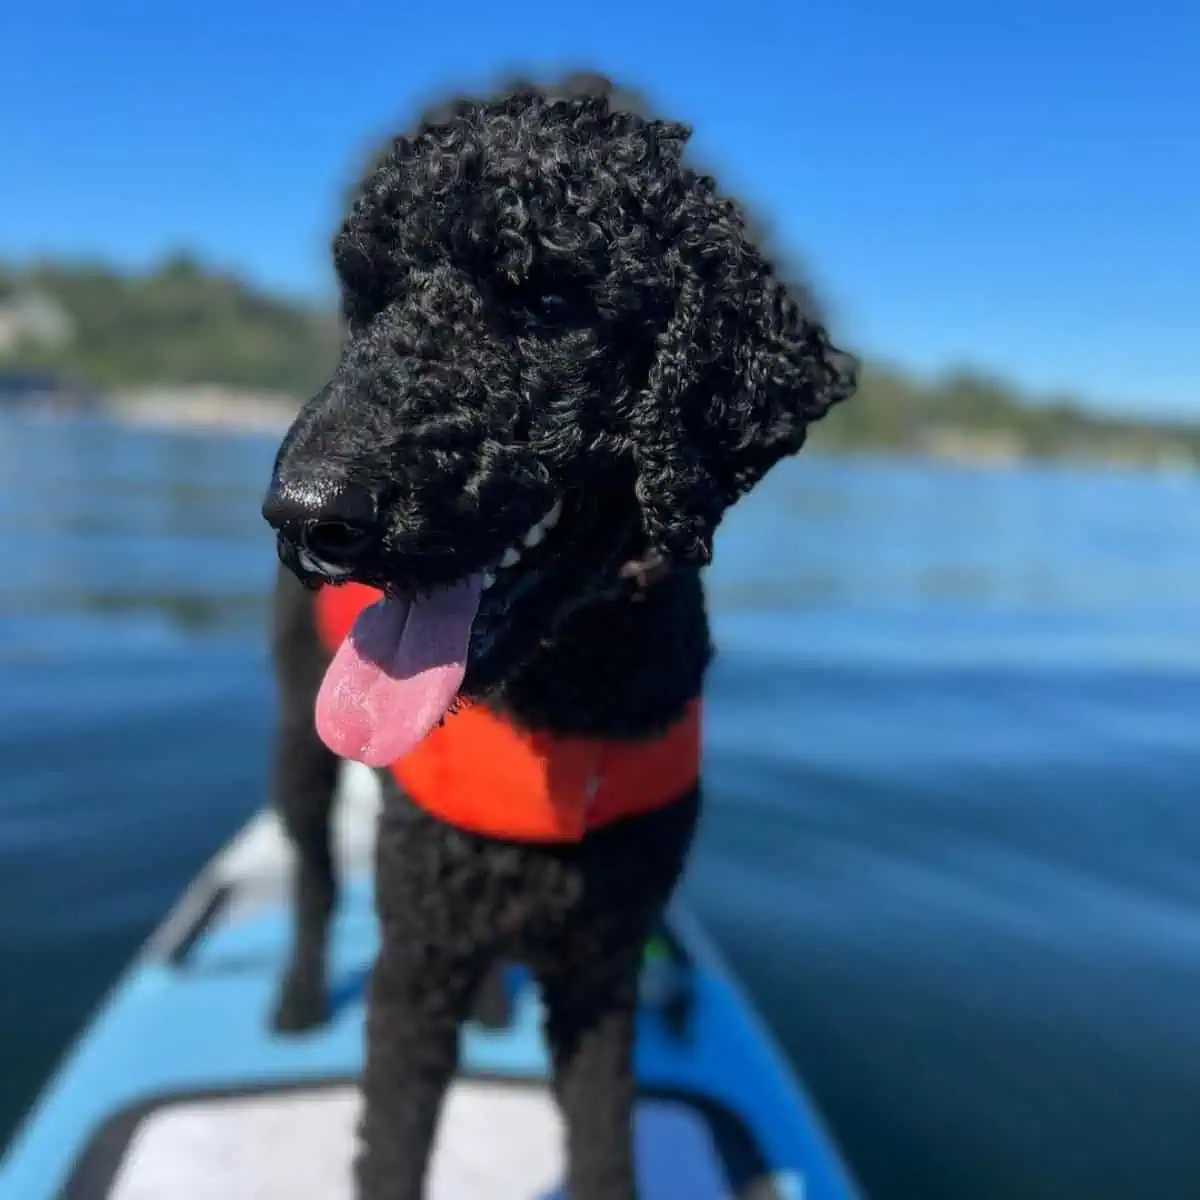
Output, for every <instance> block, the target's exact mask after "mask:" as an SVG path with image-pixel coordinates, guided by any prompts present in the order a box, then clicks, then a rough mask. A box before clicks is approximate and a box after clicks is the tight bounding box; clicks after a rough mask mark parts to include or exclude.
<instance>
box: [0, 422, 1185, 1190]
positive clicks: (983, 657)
mask: <svg viewBox="0 0 1200 1200" xmlns="http://www.w3.org/2000/svg"><path fill="white" fill-rule="evenodd" d="M273 450H274V447H273V445H272V443H271V441H270V440H269V439H262V438H255V437H227V436H215V435H214V436H208V435H195V434H165V433H149V432H139V431H134V430H130V429H126V428H121V427H119V426H116V425H112V424H106V423H104V422H103V421H99V420H96V421H75V422H60V423H51V422H46V423H41V424H39V423H36V422H25V423H21V422H15V421H7V422H4V423H0V555H2V561H3V562H4V563H5V564H6V569H5V570H4V571H3V573H2V576H0V781H2V784H3V786H2V788H0V980H3V986H2V987H0V1066H2V1067H3V1069H2V1070H0V1141H2V1140H3V1138H4V1136H5V1135H6V1134H7V1132H8V1131H9V1130H10V1128H11V1125H12V1122H13V1121H14V1120H15V1119H16V1118H17V1117H18V1116H19V1114H20V1112H21V1111H22V1109H23V1108H24V1106H25V1105H26V1104H27V1103H28V1102H29V1101H30V1100H31V1098H32V1094H33V1093H34V1091H35V1089H36V1088H37V1086H38V1085H39V1084H40V1083H41V1081H42V1080H43V1078H44V1077H45V1074H46V1073H47V1071H48V1070H49V1069H50V1068H51V1067H52V1065H53V1063H54V1062H55V1060H56V1058H57V1056H58V1055H59V1054H61V1052H62V1050H63V1048H64V1046H65V1044H66V1042H67V1040H68V1039H69V1038H70V1037H71V1036H72V1035H73V1034H74V1033H75V1032H76V1030H77V1029H78V1027H79V1025H80V1023H81V1022H82V1021H83V1019H84V1018H85V1017H86V1015H87V1013H88V1011H89V1010H90V1009H91V1008H92V1007H93V1006H94V1005H95V1003H96V1002H97V1000H98V999H99V998H100V996H101V994H102V993H103V990H104V989H105V988H106V987H107V986H108V985H109V984H110V983H111V982H112V980H113V978H114V977H115V975H116V973H117V972H118V971H119V970H120V968H121V967H122V966H123V965H124V963H125V962H126V960H127V958H128V956H129V955H130V954H131V953H132V952H133V951H134V950H135V948H136V947H137V945H138V943H139V942H140V941H141V939H142V938H143V937H144V936H145V935H146V934H147V933H148V932H149V931H150V929H151V928H152V926H153V925H154V924H155V923H156V922H157V920H158V919H159V918H160V917H161V916H162V914H163V913H164V911H165V909H166V908H167V907H168V905H169V904H170V903H171V902H172V901H173V900H174V899H175V898H176V897H177V895H178V893H179V892H180V890H181V889H182V888H183V886H184V885H185V883H187V881H188V880H189V879H190V878H191V877H192V875H193V874H194V873H195V872H196V871H197V869H198V868H199V867H200V866H201V864H202V863H203V862H204V860H205V859H206V857H207V856H208V855H209V854H211V853H212V852H213V851H214V850H215V849H216V848H217V847H218V845H219V844H220V843H221V842H222V841H223V840H224V839H225V838H227V837H228V836H229V835H230V834H231V833H233V832H234V830H235V829H236V828H237V826H238V825H239V824H240V823H241V822H242V821H244V820H245V819H246V817H247V816H248V815H249V814H250V813H251V811H252V810H253V809H254V808H255V807H256V806H258V805H259V804H260V803H261V802H262V800H263V798H264V785H265V769H264V767H265V751H266V738H267V736H268V733H269V730H270V725H271V708H272V697H271V693H270V688H269V683H268V676H267V673H266V663H265V658H264V654H263V639H262V630H263V628H264V624H265V611H266V610H265V600H266V594H267V588H268V585H269V582H270V579H271V574H272V570H273V552H272V546H271V541H270V538H269V535H268V532H267V530H266V527H265V526H264V525H263V524H262V522H261V521H260V520H259V518H258V516H257V508H258V503H259V498H260V495H261V491H262V488H263V486H264V484H265V481H266V477H267V473H268V470H269V466H270V462H271V458H272V454H273ZM709 584H710V591H711V596H712V602H713V609H714V614H715V620H714V625H715V630H716V635H717V639H718V646H719V650H720V657H719V659H718V662H717V664H716V665H715V667H714V670H713V674H712V679H711V688H710V707H709V714H710V715H709V718H708V730H707V743H706V756H707V771H708V780H709V788H708V791H709V797H710V800H709V806H708V812H707V817H706V823H705V826H704V832H703V835H702V837H701V841H700V845H699V847H698V851H697V853H696V855H695V859H694V863H693V866H692V869H691V872H690V875H689V878H688V880H687V882H686V885H685V886H686V889H687V894H688V896H689V897H690V899H691V901H692V903H693V904H694V906H695V907H696V909H697V910H698V911H699V913H700V915H701V916H702V918H703V919H704V920H705V922H706V923H707V924H708V926H709V927H710V929H711V931H712V932H713V933H714V934H715V936H716V937H717V939H718V940H719V941H720V942H721V944H722V945H723V946H724V948H725V950H726V952H727V953H728V955H729V956H730V958H731V960H732V963H733V965H734V966H735V967H736V969H737V970H738V971H739V972H740V974H741V975H742V977H743V979H744V981H745V982H746V984H747V986H748V988H749V990H750V992H751V993H752V994H753V996H754V997H755V998H756V1000H757V1002H758V1003H759V1005H760V1007H761V1009H762V1011H763V1012H764V1014H765V1015H766V1016H767V1018H768V1019H769V1020H770V1021H771V1023H772V1024H773V1025H774V1027H775V1029H776V1030H777V1031H778V1033H779V1035H780V1037H781V1039H782V1041H783V1043H784V1045H785V1046H786V1047H787V1049H788V1051H789V1052H790V1053H791V1055H792V1056H793V1059H794V1061H795V1062H796V1064H797V1065H798V1067H799V1069H800V1071H801V1072H802V1074H803V1077H804V1079H805V1081H806V1082H807V1084H808V1086H809V1087H810V1088H811V1090H812V1092H813V1093H814V1095H815V1097H816V1098H817V1100H818V1102H819V1103H820V1104H821V1105H822V1107H823V1109H824V1111H825V1112H826V1114H827V1116H828V1118H829V1120H830V1122H831V1124H832V1125H833V1127H834V1129H835V1130H836V1132H837V1134H838V1135H839V1137H840V1139H841V1140H842V1143H843V1145H844V1146H845V1148H846V1150H847V1153H848V1155H849V1157H850V1158H851V1160H852V1161H853V1163H854V1166H855V1168H856V1170H857V1172H858V1173H859V1175H860V1176H861V1178H862V1180H863V1181H864V1183H865V1184H866V1185H867V1187H868V1190H869V1191H870V1193H871V1194H872V1195H873V1196H876V1197H883V1198H885V1200H890V1198H893V1197H897V1198H900V1200H904V1198H905V1197H910V1196H913V1197H915V1196H921V1197H926V1198H937V1200H943V1198H944V1200H974V1198H976V1197H979V1198H987V1200H990V1198H993V1197H994V1198H996V1200H1000V1198H1003V1200H1016V1198H1020V1200H1041V1198H1043V1197H1044V1198H1046V1200H1051V1198H1053V1200H1063V1198H1064V1197H1066V1198H1073V1197H1080V1198H1083V1200H1109V1198H1116V1197H1122V1198H1125V1197H1131V1198H1136V1200H1143V1198H1144V1200H1174V1198H1176V1197H1178V1198H1179V1200H1185V1198H1188V1200H1194V1198H1195V1197H1196V1196H1200V1138H1198V1137H1197V1125H1198V1122H1200V1116H1198V1114H1200V999H1198V997H1200V869H1198V865H1200V804H1198V803H1197V801H1198V798H1200V796H1198V792H1200V715H1198V714H1200V481H1197V480H1194V479H1187V478H1177V477H1170V476H1163V477H1154V476H1140V477H1139V476H1135V475H1116V474H1111V475H1105V474H1088V473H1086V472H1082V471H1071V472H1066V471H1064V472H1060V473H1052V472H1049V471H1038V470H1032V469H1031V470H1022V471H1019V472H1012V473H987V472H972V471H968V470H964V469H957V468H950V467H929V466H921V465H905V464H895V463H888V462H884V461H879V462H874V461H869V460H859V461H847V460H833V459H824V458H819V457H815V456H810V457H801V458H800V459H799V460H797V461H795V462H790V463H788V464H786V465H784V466H782V467H780V468H779V469H778V470H777V471H776V472H775V473H774V474H772V475H771V476H770V477H769V479H768V481H767V483H766V484H765V485H764V486H763V487H762V488H760V489H759V490H758V491H757V492H756V493H755V494H754V495H753V496H751V497H750V498H749V499H748V500H746V501H745V502H743V504H742V505H741V506H740V507H739V508H738V509H737V510H736V511H735V513H734V515H733V516H731V517H730V519H729V520H728V521H727V523H726V526H725V527H724V529H723V531H722V535H721V538H720V542H719V551H718V560H717V564H716V566H715V567H714V568H713V569H712V571H711V572H710V578H709Z"/></svg>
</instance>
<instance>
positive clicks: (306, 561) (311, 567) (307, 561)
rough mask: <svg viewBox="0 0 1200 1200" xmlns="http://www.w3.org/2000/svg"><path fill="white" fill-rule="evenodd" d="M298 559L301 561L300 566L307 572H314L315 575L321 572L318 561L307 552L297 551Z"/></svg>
mask: <svg viewBox="0 0 1200 1200" xmlns="http://www.w3.org/2000/svg"><path fill="white" fill-rule="evenodd" d="M296 557H297V558H298V559H299V560H300V565H301V566H302V567H303V568H304V569H305V570H306V571H313V572H314V573H315V572H317V571H320V569H321V568H320V566H319V565H318V563H317V560H316V559H315V558H313V556H312V555H311V554H309V552H308V551H307V550H297V551H296Z"/></svg>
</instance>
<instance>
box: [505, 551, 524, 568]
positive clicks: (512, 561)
mask: <svg viewBox="0 0 1200 1200" xmlns="http://www.w3.org/2000/svg"><path fill="white" fill-rule="evenodd" d="M520 561H521V552H520V550H518V549H517V548H516V547H515V546H509V548H508V549H507V550H505V552H504V557H503V558H502V559H501V560H500V565H501V566H502V567H515V566H516V565H517V563H519V562H520Z"/></svg>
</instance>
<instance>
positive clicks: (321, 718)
mask: <svg viewBox="0 0 1200 1200" xmlns="http://www.w3.org/2000/svg"><path fill="white" fill-rule="evenodd" d="M482 590H483V578H482V576H479V575H476V576H473V577H472V578H471V579H468V580H467V581H466V582H465V583H460V584H457V585H455V586H454V587H452V588H446V589H444V590H443V591H440V592H435V593H434V594H433V595H432V596H426V597H424V598H423V599H420V600H417V601H414V602H413V603H412V604H409V603H408V601H406V600H399V599H397V598H395V597H393V596H387V597H385V598H384V599H382V600H380V601H378V602H377V603H375V604H372V605H371V607H370V608H366V609H364V610H363V611H362V613H360V614H359V617H358V620H357V621H355V622H354V628H353V629H351V631H350V632H349V634H347V636H346V638H345V640H344V641H343V642H342V644H341V647H340V648H339V649H338V652H337V654H335V655H334V658H333V662H331V663H330V664H329V669H328V670H327V671H326V672H325V679H324V680H323V682H322V683H321V690H320V692H319V693H318V694H317V711H316V716H317V733H318V734H319V735H320V737H321V740H322V741H323V742H324V743H325V745H327V746H328V747H329V748H330V750H332V751H333V752H334V753H335V754H338V755H340V756H341V757H342V758H353V759H357V760H358V761H359V762H362V763H366V764H367V766H369V767H384V766H387V765H388V764H389V763H391V762H394V761H395V760H396V759H398V758H401V757H402V756H403V755H405V754H407V753H408V751H409V750H411V749H412V748H413V747H414V746H415V745H416V744H417V743H418V742H419V741H420V740H421V739H422V738H423V737H424V736H425V735H426V734H427V733H428V732H429V731H430V730H431V729H432V728H433V727H434V726H435V725H436V724H437V723H438V721H439V720H441V718H442V717H443V716H444V715H445V712H446V710H447V709H448V708H449V707H450V704H451V701H453V699H454V697H455V696H456V695H457V693H458V689H459V688H460V687H461V686H462V679H463V674H464V672H465V671H466V664H467V641H468V639H469V638H470V634H471V623H472V621H474V620H475V613H476V611H477V610H478V607H479V595H480V592H481V591H482Z"/></svg>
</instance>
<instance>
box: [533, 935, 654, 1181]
mask: <svg viewBox="0 0 1200 1200" xmlns="http://www.w3.org/2000/svg"><path fill="white" fill-rule="evenodd" d="M640 944H641V943H640V941H638V940H637V939H635V938H634V939H630V941H629V943H628V945H631V946H633V947H634V948H635V949H637V948H640ZM639 965H640V958H639V957H638V956H637V955H629V954H627V953H626V954H622V955H621V957H620V958H619V959H615V960H610V961H609V962H607V963H606V964H605V969H604V972H603V975H601V976H598V975H597V973H596V972H594V971H592V970H581V971H575V972H568V971H566V970H561V971H560V970H555V971H554V972H552V973H549V974H545V975H542V976H541V985H542V991H543V996H544V998H545V1004H546V1036H547V1041H548V1042H549V1045H550V1053H551V1057H552V1060H553V1067H554V1091H555V1097H556V1099H557V1101H558V1105H559V1108H560V1110H561V1111H562V1115H563V1119H564V1121H565V1123H566V1127H567V1158H568V1166H567V1193H568V1195H569V1196H570V1197H571V1200H635V1198H636V1196H637V1182H636V1178H635V1172H634V1161H633V1105H634V1070H633V1035H634V1017H635V1013H636V1008H637V983H638V969H639Z"/></svg>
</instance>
